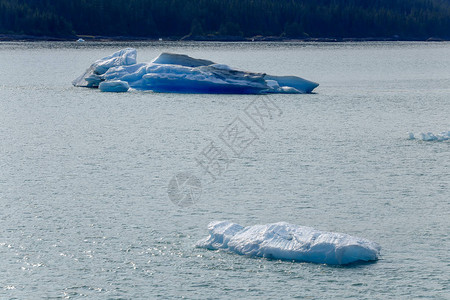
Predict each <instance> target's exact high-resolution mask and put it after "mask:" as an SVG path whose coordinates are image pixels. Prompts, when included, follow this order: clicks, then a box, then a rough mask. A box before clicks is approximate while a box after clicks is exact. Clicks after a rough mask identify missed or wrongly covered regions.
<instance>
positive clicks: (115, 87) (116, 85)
mask: <svg viewBox="0 0 450 300" xmlns="http://www.w3.org/2000/svg"><path fill="white" fill-rule="evenodd" d="M98 88H99V89H100V91H102V92H113V93H123V92H127V91H128V90H129V89H130V86H129V85H128V82H126V81H121V80H110V81H103V82H101V83H100V85H99V86H98Z"/></svg>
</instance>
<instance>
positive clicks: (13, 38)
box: [0, 34, 450, 43]
mask: <svg viewBox="0 0 450 300" xmlns="http://www.w3.org/2000/svg"><path fill="white" fill-rule="evenodd" d="M78 39H83V40H84V41H85V42H158V41H172V42H176V41H198V42H319V43H333V42H396V41H399V42H446V41H450V39H444V38H439V37H429V38H401V37H385V38H382V37H365V38H333V37H330V38H311V37H308V38H286V37H278V36H255V37H251V38H248V37H239V36H184V37H182V38H179V37H162V38H155V37H149V38H147V37H134V36H93V35H76V36H66V37H53V36H33V35H20V34H0V42H44V41H48V42H76V41H77V40H78Z"/></svg>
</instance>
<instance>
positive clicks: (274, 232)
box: [196, 221, 381, 265]
mask: <svg viewBox="0 0 450 300" xmlns="http://www.w3.org/2000/svg"><path fill="white" fill-rule="evenodd" d="M208 229H209V236H208V237H207V238H205V239H202V240H200V241H198V242H197V244H196V246H197V247H199V248H206V249H210V250H219V249H221V250H225V251H229V252H234V253H238V254H241V255H248V256H255V257H265V258H273V259H281V260H291V261H299V262H313V263H321V264H329V265H345V264H350V263H354V262H366V261H375V260H378V257H379V254H380V250H381V247H380V246H379V245H378V244H377V243H375V242H371V241H369V240H366V239H362V238H358V237H353V236H350V235H348V234H343V233H334V232H322V231H318V230H315V229H313V228H311V227H304V226H298V225H292V224H288V223H285V222H280V223H274V224H267V225H254V226H248V227H242V226H241V225H238V224H235V223H231V222H228V221H215V222H212V223H210V224H209V225H208Z"/></svg>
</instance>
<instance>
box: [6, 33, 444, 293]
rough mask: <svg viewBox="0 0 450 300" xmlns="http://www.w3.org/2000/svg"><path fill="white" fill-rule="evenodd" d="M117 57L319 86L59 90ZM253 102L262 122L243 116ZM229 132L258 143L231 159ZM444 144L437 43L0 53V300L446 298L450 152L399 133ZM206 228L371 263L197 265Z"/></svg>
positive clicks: (29, 47) (16, 46)
mask: <svg viewBox="0 0 450 300" xmlns="http://www.w3.org/2000/svg"><path fill="white" fill-rule="evenodd" d="M126 47H134V48H136V49H137V50H138V61H139V62H146V61H151V60H152V59H153V58H154V57H156V56H157V55H158V54H159V53H160V52H175V53H184V54H188V55H191V56H194V57H196V58H205V59H209V60H213V61H215V62H217V63H223V64H228V65H230V66H233V67H238V68H240V69H244V70H250V71H255V72H264V73H268V74H275V75H297V76H301V77H303V78H306V79H309V80H312V81H316V82H318V83H320V86H319V87H318V88H317V89H316V90H315V93H314V94H310V95H268V96H255V95H193V94H159V93H152V92H136V91H132V92H128V93H124V94H113V93H101V92H99V91H98V90H91V89H84V88H75V87H72V85H71V81H72V80H73V79H75V78H76V77H77V76H79V75H80V74H82V73H83V72H84V70H85V69H86V68H87V67H89V65H90V64H91V63H92V62H93V61H95V60H96V59H98V58H101V57H104V56H107V55H109V54H111V53H113V52H115V51H117V50H119V49H122V48H126ZM257 103H266V104H267V103H268V104H270V107H271V108H272V109H271V110H270V111H267V112H266V114H265V115H266V117H265V118H262V117H261V118H259V119H258V117H256V116H254V115H252V114H248V113H246V112H249V111H250V110H251V109H252V108H254V105H256V104H257ZM269 112H270V116H269V115H268V113H269ZM251 116H253V117H251ZM267 116H269V117H267ZM258 120H259V121H261V120H264V124H261V123H258ZM236 122H238V123H239V124H246V125H247V127H246V128H249V129H251V130H249V131H248V132H247V134H248V135H247V138H246V139H244V140H243V141H245V143H244V142H242V143H241V144H240V145H241V146H240V148H239V149H236V148H235V147H234V146H235V144H233V143H231V144H230V141H229V140H227V137H229V135H227V133H228V132H229V129H230V126H233V125H235V124H236ZM258 124H259V125H262V126H258ZM449 130H450V43H448V42H443V43H420V42H367V43H199V42H192V43H189V42H164V41H162V42H152V43H138V42H134V43H93V42H86V43H74V42H73V43H72V42H57V43H53V42H33V43H0V299H62V298H64V299H65V298H67V299H82V298H84V299H158V298H160V299H173V298H178V299H179V298H184V299H239V298H240V299H291V298H298V299H303V298H305V299H345V298H353V299H420V298H423V299H448V297H449V294H450V286H449V285H450V255H449V253H450V251H449V250H450V234H449V232H450V142H449V141H445V142H424V141H420V140H408V132H413V133H416V134H417V133H420V132H433V133H435V134H436V133H439V132H442V131H449ZM177 176H178V177H177ZM183 176H185V177H186V176H187V177H189V176H190V178H193V179H195V180H193V181H191V183H192V184H191V185H190V187H189V186H187V187H180V186H178V185H175V186H174V185H173V183H174V181H171V180H172V179H174V178H175V179H176V178H178V179H179V178H183ZM174 188H175V190H176V189H177V188H180V190H179V193H175V194H174V193H173V191H174ZM186 188H187V190H188V191H190V192H191V194H189V195H191V197H190V198H189V197H188V199H190V200H192V201H191V202H190V203H188V202H186V201H184V200H186V199H185V198H183V199H181V200H183V201H181V200H180V198H177V197H178V196H179V195H180V194H181V195H183V193H184V194H186ZM177 199H178V200H180V201H178V200H177ZM213 220H230V221H233V222H235V223H239V224H241V225H243V226H248V225H254V224H265V223H272V222H278V221H285V222H289V223H293V224H298V225H303V226H311V227H314V228H316V229H320V230H324V231H336V232H343V233H348V234H350V235H354V236H359V237H363V238H367V239H370V240H372V241H375V242H377V243H379V244H380V245H381V247H382V252H381V253H382V256H381V258H380V260H379V261H377V262H375V263H369V264H356V265H351V266H344V267H342V266H341V267H336V266H334V267H333V266H327V265H321V264H312V263H298V262H297V263H296V262H289V261H279V260H269V259H261V258H249V257H245V256H239V255H236V254H230V253H224V252H216V251H208V250H205V249H199V248H195V243H196V242H197V241H198V240H199V239H201V238H203V237H206V236H207V235H208V230H207V225H208V223H209V222H211V221H213Z"/></svg>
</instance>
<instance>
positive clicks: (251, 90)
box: [72, 48, 318, 94]
mask: <svg viewBox="0 0 450 300" xmlns="http://www.w3.org/2000/svg"><path fill="white" fill-rule="evenodd" d="M136 57H137V52H136V50H135V49H132V48H128V49H123V50H120V51H117V52H115V53H113V54H112V55H109V56H107V57H104V58H102V59H99V60H97V61H95V62H94V63H93V64H92V65H91V66H90V68H89V69H87V70H86V72H85V73H84V74H82V75H81V76H80V77H78V78H77V79H75V80H74V81H73V82H72V84H73V85H74V86H77V87H90V88H100V90H101V91H103V92H125V91H127V90H128V89H126V87H127V85H126V84H128V87H129V88H132V89H135V90H150V91H154V92H176V93H217V94H267V93H294V94H303V93H311V92H312V91H313V90H314V89H315V88H316V87H317V86H318V84H317V83H315V82H312V81H308V80H306V79H303V78H300V77H296V76H273V75H267V74H264V73H252V72H246V71H240V70H237V69H233V68H230V67H229V66H227V65H223V64H216V63H214V62H212V61H209V60H205V59H196V58H192V57H189V56H187V55H183V54H172V53H162V54H160V55H159V56H158V57H157V58H155V59H154V60H153V61H152V62H150V63H137V61H136ZM110 82H114V83H110ZM125 83H126V84H125Z"/></svg>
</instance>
